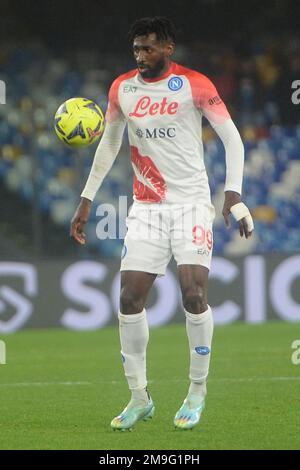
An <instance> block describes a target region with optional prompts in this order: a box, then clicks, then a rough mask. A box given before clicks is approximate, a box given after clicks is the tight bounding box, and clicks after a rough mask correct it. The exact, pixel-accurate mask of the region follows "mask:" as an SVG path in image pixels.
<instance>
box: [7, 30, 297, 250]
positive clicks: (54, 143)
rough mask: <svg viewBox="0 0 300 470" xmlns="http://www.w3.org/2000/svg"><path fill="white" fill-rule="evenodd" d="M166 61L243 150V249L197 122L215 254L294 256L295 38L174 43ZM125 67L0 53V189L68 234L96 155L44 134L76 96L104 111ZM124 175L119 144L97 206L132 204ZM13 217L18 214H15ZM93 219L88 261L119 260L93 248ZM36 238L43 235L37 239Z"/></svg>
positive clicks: (38, 50)
mask: <svg viewBox="0 0 300 470" xmlns="http://www.w3.org/2000/svg"><path fill="white" fill-rule="evenodd" d="M174 60H175V61H178V62H179V63H182V64H183V65H186V66H188V67H191V68H195V69H196V70H199V71H201V72H202V73H204V74H206V75H207V76H208V77H210V78H211V79H212V81H213V82H214V83H215V85H216V87H217V89H218V91H219V93H220V95H221V96H222V98H223V100H224V101H225V103H226V104H227V106H228V108H229V110H230V112H231V115H232V118H233V120H234V121H235V123H236V124H237V126H238V128H239V130H240V132H241V135H242V138H243V141H244V145H245V151H246V159H245V179H244V187H243V191H244V200H245V202H246V203H247V204H248V205H249V207H250V208H251V210H252V212H253V215H254V218H255V225H256V233H255V236H254V237H253V238H252V240H251V242H250V243H247V244H246V243H243V241H242V240H239V239H238V236H237V233H236V232H235V231H233V232H228V231H227V230H226V229H225V226H224V223H223V221H222V215H221V209H222V201H223V194H222V193H223V187H224V178H225V164H224V163H225V161H224V149H223V147H222V143H221V141H220V140H218V138H217V137H216V135H215V134H214V132H213V131H212V129H211V128H210V127H209V126H207V124H206V123H205V127H204V133H203V136H204V142H205V161H206V167H207V171H208V175H209V181H210V187H211V191H212V196H213V202H214V204H215V206H216V209H217V217H216V221H215V253H216V254H222V253H228V254H229V253H230V254H240V253H241V254H242V253H246V252H252V253H265V252H275V251H285V252H288V251H295V250H299V249H300V237H299V227H300V222H299V220H300V104H299V105H296V104H293V103H292V100H291V96H292V92H293V90H292V82H293V81H295V80H300V39H299V37H298V38H297V37H295V36H293V37H290V36H289V35H288V34H284V33H283V34H282V37H280V38H275V37H267V36H266V37H260V38H257V39H255V40H252V42H249V44H248V45H247V47H246V46H245V44H239V41H238V39H237V40H236V42H235V41H232V40H231V42H230V43H228V44H226V42H224V43H223V44H221V45H220V44H214V43H207V42H206V43H204V42H202V41H198V42H195V43H192V44H189V45H188V46H187V45H181V44H178V45H177V48H176V55H175V57H174ZM133 67H134V62H133V61H132V59H131V57H130V51H128V54H123V55H122V56H120V57H116V56H115V55H113V54H107V55H103V54H102V55H99V54H98V53H97V51H96V50H88V51H87V50H77V51H64V52H63V54H62V52H60V54H57V53H54V52H53V51H52V50H51V48H50V47H46V46H45V45H41V44H29V45H27V46H26V47H22V49H20V48H17V47H15V45H13V44H11V45H10V46H8V45H6V47H5V48H2V46H1V45H0V79H1V80H4V81H5V83H6V93H7V97H6V104H5V105H0V178H1V184H2V185H5V187H6V188H7V189H8V190H9V191H11V192H13V193H14V194H17V195H18V197H19V198H20V200H22V201H23V202H24V201H25V202H27V203H28V207H30V206H31V205H32V201H33V199H35V203H36V204H35V210H38V211H40V212H41V213H42V214H43V215H45V216H47V217H48V218H49V219H50V220H51V221H52V222H53V223H54V224H56V225H57V226H61V227H65V233H66V237H65V239H64V238H63V237H62V240H61V243H62V246H63V245H64V243H69V241H68V227H69V222H70V219H71V217H72V215H73V212H74V209H75V207H76V205H77V203H78V200H79V195H80V192H81V189H82V188H83V186H84V183H85V180H86V177H87V175H88V172H89V168H90V166H91V163H92V159H93V155H94V151H95V146H94V147H89V148H87V149H81V150H74V149H70V148H68V147H67V146H65V145H63V144H62V143H61V142H60V141H59V140H58V139H57V137H56V135H55V133H54V130H53V117H54V114H55V111H56V109H57V108H58V107H59V105H60V104H61V103H62V102H64V101H65V100H66V99H68V98H71V97H74V96H83V97H86V98H90V99H93V100H94V101H96V102H97V103H98V104H99V105H100V106H101V107H102V108H103V110H105V109H106V106H107V91H108V89H109V85H110V83H111V82H112V80H113V79H114V78H115V77H116V76H117V75H119V74H120V73H123V72H125V71H127V70H129V69H130V68H133ZM131 178H132V170H131V165H130V158H129V151H128V142H127V136H126V134H125V136H124V142H123V145H122V148H121V151H120V155H119V158H118V159H117V160H116V162H115V164H114V166H113V168H112V170H111V172H110V174H109V176H108V177H107V178H106V180H105V182H104V184H103V186H102V189H101V190H100V192H99V193H98V195H97V198H96V201H95V202H96V203H95V205H94V208H95V209H96V206H97V203H100V202H101V203H103V202H106V203H112V204H114V205H115V207H116V210H117V212H118V196H120V195H127V196H128V197H129V201H131V200H132V198H131V185H130V184H129V181H130V179H131ZM14 210H17V208H14ZM98 221H99V217H97V216H96V212H95V210H94V211H93V213H92V215H91V221H90V224H89V225H88V228H87V231H88V233H87V235H88V238H89V241H90V244H89V248H88V250H90V251H91V252H98V253H100V254H101V255H106V256H119V254H120V250H121V245H122V241H120V240H115V241H112V240H108V241H99V240H97V238H96V224H97V222H98ZM40 232H41V234H42V235H43V227H41V230H40Z"/></svg>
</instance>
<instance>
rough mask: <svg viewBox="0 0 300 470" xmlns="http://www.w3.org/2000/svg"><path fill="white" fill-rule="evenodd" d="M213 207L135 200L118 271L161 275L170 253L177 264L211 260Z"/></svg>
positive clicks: (207, 263) (202, 263) (208, 265)
mask: <svg viewBox="0 0 300 470" xmlns="http://www.w3.org/2000/svg"><path fill="white" fill-rule="evenodd" d="M214 217H215V209H214V207H213V206H212V204H210V203H207V202H205V203H203V204H167V203H160V204H146V203H140V202H134V203H133V205H132V206H131V209H130V211H129V214H128V217H127V218H126V226H127V233H126V236H125V239H124V246H123V250H122V257H121V258H122V259H121V268H120V270H121V271H143V272H148V273H153V274H158V275H160V276H163V275H164V274H165V272H166V267H167V265H168V264H169V262H170V259H171V257H172V255H173V256H174V258H175V260H176V262H177V265H181V264H196V265H200V266H205V267H207V268H208V269H209V268H210V264H211V257H212V248H213V234H212V223H213V219H214Z"/></svg>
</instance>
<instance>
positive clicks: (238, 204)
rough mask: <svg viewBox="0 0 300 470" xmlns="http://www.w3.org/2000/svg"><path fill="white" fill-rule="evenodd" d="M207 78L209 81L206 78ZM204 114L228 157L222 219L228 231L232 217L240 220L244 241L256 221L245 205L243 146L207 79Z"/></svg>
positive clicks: (237, 132)
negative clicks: (243, 197) (243, 193)
mask: <svg viewBox="0 0 300 470" xmlns="http://www.w3.org/2000/svg"><path fill="white" fill-rule="evenodd" d="M205 78H206V77H205ZM201 111H202V113H203V114H204V115H205V117H206V118H207V119H208V120H209V122H210V124H211V125H212V127H213V128H214V130H215V131H216V132H217V134H218V136H219V137H220V139H221V140H222V142H223V145H224V148H225V153H226V181H225V188H224V192H225V200H224V206H223V211H222V213H223V216H224V219H225V223H226V226H227V228H228V229H230V228H231V220H230V214H232V215H233V217H234V218H235V219H236V220H237V222H238V225H239V231H240V235H241V237H242V236H244V235H245V237H246V238H248V237H250V236H251V234H252V232H253V229H254V224H253V219H252V216H251V214H250V211H249V209H248V207H247V206H246V205H245V204H244V203H243V202H242V198H241V194H242V182H243V170H244V145H243V142H242V139H241V137H240V134H239V131H238V130H237V128H236V126H235V124H234V123H233V121H232V119H231V117H230V114H229V113H228V110H227V108H226V106H225V104H224V103H223V101H222V100H221V98H220V97H219V95H218V92H217V90H216V88H215V86H214V85H213V83H212V82H211V81H210V80H209V79H208V78H206V80H205V82H204V86H203V87H202V93H201Z"/></svg>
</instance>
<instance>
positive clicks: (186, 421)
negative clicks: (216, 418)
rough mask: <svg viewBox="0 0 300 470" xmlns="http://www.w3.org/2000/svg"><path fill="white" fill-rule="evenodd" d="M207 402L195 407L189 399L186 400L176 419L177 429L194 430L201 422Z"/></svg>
mask: <svg viewBox="0 0 300 470" xmlns="http://www.w3.org/2000/svg"><path fill="white" fill-rule="evenodd" d="M204 407H205V401H204V400H203V401H202V403H201V404H200V405H198V406H194V405H193V404H192V403H191V401H190V400H189V397H188V396H187V398H186V399H185V400H184V402H183V404H182V406H181V408H180V409H179V410H178V411H177V413H176V415H175V418H174V425H175V428H177V429H193V427H194V426H196V424H197V423H199V421H200V417H201V413H202V411H203V410H204Z"/></svg>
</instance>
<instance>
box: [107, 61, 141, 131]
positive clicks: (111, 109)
mask: <svg viewBox="0 0 300 470" xmlns="http://www.w3.org/2000/svg"><path fill="white" fill-rule="evenodd" d="M137 73H138V70H137V69H134V70H130V72H127V73H123V74H122V75H120V76H119V77H118V78H116V79H115V80H114V81H113V83H112V85H111V87H110V90H109V93H108V107H107V111H106V114H105V119H106V120H107V121H108V122H112V121H116V120H117V119H118V117H119V116H120V115H122V110H121V108H120V103H119V87H120V85H121V83H122V82H124V81H125V80H127V79H129V78H132V77H134V76H135V75H136V74H137Z"/></svg>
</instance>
